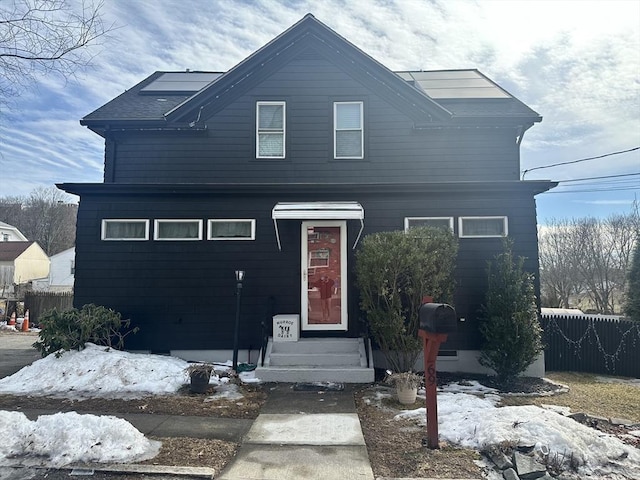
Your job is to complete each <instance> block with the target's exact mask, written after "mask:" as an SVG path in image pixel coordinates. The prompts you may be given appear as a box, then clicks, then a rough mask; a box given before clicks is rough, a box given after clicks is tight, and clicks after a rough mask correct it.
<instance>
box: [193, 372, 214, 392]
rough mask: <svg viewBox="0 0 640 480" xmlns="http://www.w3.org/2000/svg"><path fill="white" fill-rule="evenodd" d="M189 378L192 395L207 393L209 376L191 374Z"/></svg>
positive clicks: (206, 374)
mask: <svg viewBox="0 0 640 480" xmlns="http://www.w3.org/2000/svg"><path fill="white" fill-rule="evenodd" d="M190 378H191V391H192V392H193V393H207V390H208V389H209V379H210V378H211V375H210V374H208V373H206V372H193V373H192V374H191V376H190Z"/></svg>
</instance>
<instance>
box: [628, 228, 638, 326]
mask: <svg viewBox="0 0 640 480" xmlns="http://www.w3.org/2000/svg"><path fill="white" fill-rule="evenodd" d="M624 310H625V313H626V314H627V316H628V317H629V319H630V320H633V321H636V322H640V238H638V239H637V240H636V246H635V247H634V249H633V257H632V259H631V268H630V269H629V273H628V277H627V301H626V303H625V309H624Z"/></svg>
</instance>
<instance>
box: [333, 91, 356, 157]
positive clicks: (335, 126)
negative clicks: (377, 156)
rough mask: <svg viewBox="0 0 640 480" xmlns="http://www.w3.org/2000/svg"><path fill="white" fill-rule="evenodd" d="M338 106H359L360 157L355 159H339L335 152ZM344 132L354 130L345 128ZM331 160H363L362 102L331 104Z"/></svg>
mask: <svg viewBox="0 0 640 480" xmlns="http://www.w3.org/2000/svg"><path fill="white" fill-rule="evenodd" d="M338 105H360V150H361V152H362V153H361V155H360V156H356V157H339V156H338V151H337V141H338V133H337V132H338V131H342V130H338ZM343 130H345V131H347V130H349V131H353V130H355V129H354V128H345V129H343ZM333 158H334V160H350V159H351V160H362V159H363V158H364V102H362V101H358V102H333Z"/></svg>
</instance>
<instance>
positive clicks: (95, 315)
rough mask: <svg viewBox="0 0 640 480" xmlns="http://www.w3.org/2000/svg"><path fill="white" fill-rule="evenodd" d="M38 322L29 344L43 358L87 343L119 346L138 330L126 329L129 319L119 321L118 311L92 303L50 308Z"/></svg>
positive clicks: (75, 348)
mask: <svg viewBox="0 0 640 480" xmlns="http://www.w3.org/2000/svg"><path fill="white" fill-rule="evenodd" d="M39 323H40V327H41V329H42V330H41V331H40V334H39V339H38V341H36V342H35V343H34V344H33V346H34V348H36V349H37V350H38V351H39V352H40V354H41V355H42V356H43V357H46V356H47V355H49V354H51V353H55V354H56V356H58V357H59V356H60V355H62V353H63V352H64V351H65V350H82V349H83V348H84V346H85V344H86V343H87V342H90V343H95V344H96V345H104V346H107V347H112V348H116V349H122V348H123V346H124V338H125V337H126V336H127V335H128V334H130V333H136V332H137V331H138V327H136V328H133V329H129V327H130V324H131V320H122V318H121V315H120V313H118V312H116V311H114V310H111V309H110V308H106V307H103V306H98V305H93V304H87V305H84V306H83V307H82V308H81V309H80V310H78V309H76V308H73V309H71V310H66V311H64V312H58V311H57V309H55V308H54V309H52V310H49V311H47V312H45V313H44V314H43V315H42V317H40V319H39Z"/></svg>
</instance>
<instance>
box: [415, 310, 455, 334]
mask: <svg viewBox="0 0 640 480" xmlns="http://www.w3.org/2000/svg"><path fill="white" fill-rule="evenodd" d="M419 316H420V330H425V331H426V332H429V333H452V332H455V331H456V328H457V318H456V311H455V310H454V309H453V307H452V306H451V305H447V304H446V303H424V304H422V306H421V307H420V311H419Z"/></svg>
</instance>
